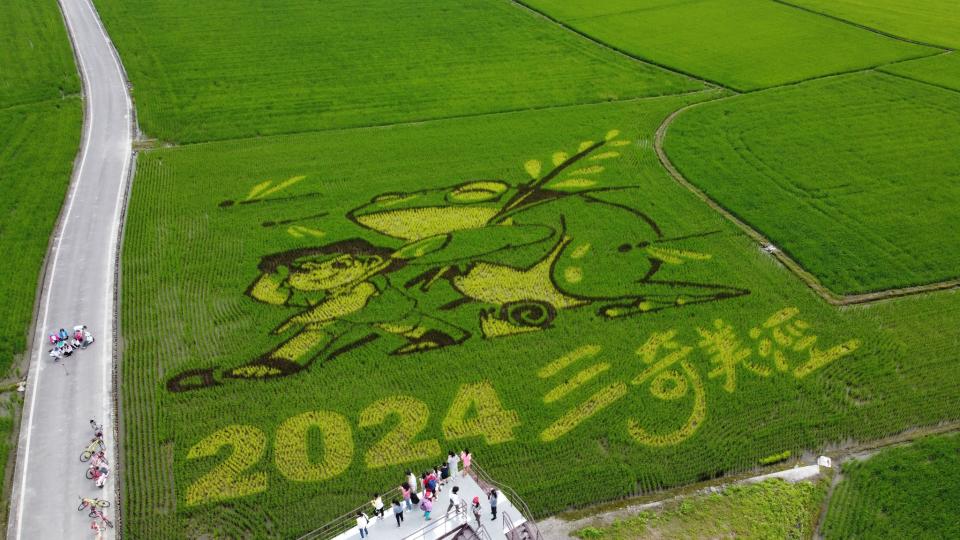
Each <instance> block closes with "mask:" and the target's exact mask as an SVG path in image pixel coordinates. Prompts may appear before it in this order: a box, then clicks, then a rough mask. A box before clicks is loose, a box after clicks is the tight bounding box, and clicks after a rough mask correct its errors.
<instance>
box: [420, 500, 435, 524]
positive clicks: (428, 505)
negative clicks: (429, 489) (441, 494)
mask: <svg viewBox="0 0 960 540" xmlns="http://www.w3.org/2000/svg"><path fill="white" fill-rule="evenodd" d="M420 508H422V509H423V519H425V520H427V521H430V512H431V511H432V510H433V502H432V501H431V500H430V499H429V498H428V497H424V498H423V501H422V502H421V503H420Z"/></svg>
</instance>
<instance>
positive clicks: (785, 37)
mask: <svg viewBox="0 0 960 540" xmlns="http://www.w3.org/2000/svg"><path fill="white" fill-rule="evenodd" d="M523 3H525V4H529V5H530V6H531V7H532V8H534V9H537V10H539V11H542V12H543V13H545V14H547V15H548V16H550V17H553V18H555V19H556V20H558V21H561V22H563V23H564V24H567V25H569V26H570V27H572V28H574V29H576V30H578V31H580V32H584V33H586V34H589V35H590V36H592V37H594V38H596V39H598V40H599V41H601V42H603V43H606V44H608V45H610V46H612V47H615V48H617V49H620V50H623V51H625V52H627V53H629V54H632V55H635V56H636V57H638V58H643V59H645V60H649V61H652V62H654V63H657V64H662V65H666V66H669V67H671V68H673V69H677V70H680V71H683V72H686V73H692V74H694V75H696V76H698V77H702V78H704V79H708V80H711V81H714V82H716V83H718V84H722V85H725V86H729V87H731V88H734V89H737V90H756V89H759V88H767V87H771V86H779V85H782V84H786V83H791V82H797V81H802V80H806V79H810V78H813V77H822V76H824V75H830V74H834V73H843V72H849V71H856V70H860V69H864V68H870V67H873V66H876V65H880V64H886V63H889V62H893V61H896V60H904V59H908V58H917V57H921V56H928V55H930V54H935V53H937V52H938V49H935V48H931V47H924V46H920V45H915V44H912V43H905V42H903V41H898V40H896V39H892V38H889V37H886V36H881V35H878V34H875V33H872V32H870V31H867V30H864V29H861V28H857V27H854V26H851V25H849V24H844V23H843V22H839V21H836V20H833V19H830V18H826V17H823V16H818V15H816V14H812V13H808V12H806V11H803V10H799V9H796V8H793V7H791V6H789V5H785V4H783V3H779V2H773V1H769V0H701V1H695V2H690V1H686V0H653V1H648V2H642V3H641V4H638V3H636V2H631V1H629V0H600V1H594V2H571V1H569V0H525V1H524V2H523Z"/></svg>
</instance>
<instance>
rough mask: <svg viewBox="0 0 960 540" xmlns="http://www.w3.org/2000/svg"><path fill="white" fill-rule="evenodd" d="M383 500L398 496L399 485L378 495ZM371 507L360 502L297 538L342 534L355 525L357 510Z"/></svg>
mask: <svg viewBox="0 0 960 540" xmlns="http://www.w3.org/2000/svg"><path fill="white" fill-rule="evenodd" d="M380 496H381V497H382V498H383V499H384V500H387V501H389V500H391V499H393V498H394V497H398V496H400V487H399V486H397V487H395V488H393V489H391V490H390V491H387V492H385V493H383V494H381V495H380ZM371 509H372V507H371V506H370V503H369V502H368V503H366V504H362V505H360V506H358V507H356V508H354V509H353V510H351V511H349V512H347V513H345V514H342V515H340V516H338V517H336V518H334V519H332V520H330V521H329V522H327V523H326V524H324V525H323V526H322V527H320V528H318V529H314V530H312V531H310V532H308V533H307V534H305V535H303V536H301V537H299V538H297V540H316V539H321V540H327V539H329V538H333V537H335V536H337V535H339V534H343V533H345V532H347V531H349V530H350V529H351V528H353V527H356V526H357V512H364V513H369V512H370V510H371Z"/></svg>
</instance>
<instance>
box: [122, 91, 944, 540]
mask: <svg viewBox="0 0 960 540" xmlns="http://www.w3.org/2000/svg"><path fill="white" fill-rule="evenodd" d="M717 95H718V93H717V92H710V93H705V94H704V95H702V96H697V95H689V96H678V97H669V98H657V99H651V100H643V101H637V102H632V103H621V104H604V105H596V106H584V107H572V108H564V109H555V110H549V111H536V112H524V113H511V114H504V115H491V116H484V117H478V118H462V119H451V120H445V121H439V122H426V123H420V124H412V125H405V126H396V127H391V128H371V129H356V130H342V131H335V132H326V133H313V134H302V135H296V136H283V137H267V138H262V139H247V140H241V141H225V142H220V143H212V144H203V145H190V146H184V147H177V148H166V149H160V150H152V151H149V152H146V153H144V154H142V155H141V156H140V157H139V161H138V165H137V179H136V181H135V183H134V187H133V192H132V195H131V206H130V213H129V215H130V220H129V222H128V224H127V229H126V233H125V245H124V257H123V264H124V272H123V280H124V283H123V289H122V294H123V311H122V313H123V335H124V340H125V343H124V362H123V363H122V369H123V381H124V384H123V385H122V386H121V389H122V392H123V406H124V407H123V411H124V415H125V419H126V421H125V424H124V426H125V427H124V429H125V431H126V436H125V437H124V445H125V446H124V450H125V455H126V456H129V458H128V461H127V463H129V466H128V468H126V470H125V475H126V476H125V485H126V486H127V488H126V489H127V494H126V495H127V499H128V502H127V504H126V508H127V509H129V510H128V511H129V514H128V515H127V516H126V517H125V526H129V527H130V529H129V531H130V532H129V534H131V535H134V536H137V537H165V536H176V535H177V533H178V532H180V531H182V530H184V528H189V529H190V530H192V531H197V535H198V536H200V535H205V534H206V535H209V536H226V537H238V536H243V535H244V534H252V535H253V536H257V537H264V538H273V537H283V538H286V537H296V536H297V535H298V534H301V533H303V532H305V531H306V530H308V529H310V528H312V526H314V525H317V524H319V523H322V522H324V521H325V520H327V519H328V518H332V517H334V516H336V515H339V514H341V513H343V512H345V511H347V510H350V509H351V508H355V507H356V506H357V505H359V504H362V503H363V502H364V501H367V500H369V498H370V495H371V494H372V493H373V492H375V491H386V490H387V489H390V488H392V487H394V486H395V485H396V484H397V483H398V482H399V481H400V479H401V478H402V476H403V473H404V472H405V471H406V470H407V469H410V470H413V471H422V470H424V469H425V468H426V467H428V466H434V465H437V464H438V463H440V461H441V460H442V459H443V456H445V455H446V453H447V452H448V451H450V450H459V449H462V448H463V447H468V448H469V449H470V450H471V451H472V452H473V454H474V456H475V459H476V462H477V463H479V464H481V465H482V466H483V468H484V469H485V470H488V471H490V472H491V473H492V474H493V475H494V476H495V477H497V478H502V479H503V481H505V482H507V483H508V484H510V485H511V486H513V487H515V488H516V489H517V490H518V491H519V492H520V493H521V495H523V496H524V497H525V498H526V499H527V502H528V503H529V504H530V506H531V509H532V510H533V511H534V513H536V514H537V515H538V516H543V515H546V514H548V513H551V512H555V511H558V510H561V509H564V508H569V507H576V506H583V505H588V504H591V503H596V502H600V501H605V500H610V499H615V498H617V497H623V496H627V495H631V494H637V493H641V492H649V491H653V490H656V489H660V488H663V487H667V486H678V485H682V484H685V483H690V482H695V481H697V480H698V479H706V478H712V477H715V476H719V475H723V474H725V473H729V472H733V471H744V470H749V469H751V468H752V467H755V466H757V465H758V464H759V463H761V462H762V460H763V459H764V458H768V457H769V456H772V455H775V454H783V453H785V452H790V453H791V454H792V455H799V454H801V453H803V452H804V451H805V450H808V449H815V448H820V447H822V446H823V445H826V444H829V443H831V442H833V441H840V440H846V439H850V438H854V439H868V438H871V437H876V436H879V435H882V434H886V433H889V432H891V431H896V430H902V429H905V428H906V427H908V426H911V425H916V424H918V423H923V422H928V423H929V422H936V421H938V420H940V419H944V418H949V417H951V416H955V415H956V412H957V410H960V407H958V404H957V403H956V397H955V396H954V397H953V398H951V396H952V395H953V394H952V393H951V388H949V387H948V381H951V380H957V377H956V376H952V375H951V373H952V371H951V370H955V368H954V367H953V366H955V362H951V359H952V357H951V356H950V349H949V341H950V339H951V338H950V329H949V328H946V329H944V331H943V332H941V333H940V335H938V336H936V337H937V339H926V338H923V337H922V336H923V329H922V325H921V324H919V321H920V319H922V318H923V316H921V315H922V314H924V313H927V312H929V311H931V310H932V311H940V312H943V313H947V312H950V313H954V314H955V313H957V311H956V309H954V310H953V311H950V310H949V309H947V308H948V307H950V306H953V305H954V304H953V301H952V300H951V298H952V297H938V298H939V299H940V300H939V302H936V303H934V304H926V303H924V304H923V305H922V306H920V304H917V308H916V309H915V310H912V311H911V312H913V311H915V312H916V313H917V314H918V317H917V319H916V320H913V319H911V322H910V324H909V325H907V326H903V325H897V324H894V321H900V322H904V321H901V320H900V319H898V318H897V317H898V313H901V310H903V308H902V307H899V306H902V305H905V304H900V303H890V304H885V305H884V306H882V307H881V306H877V307H878V308H880V309H875V310H869V309H866V308H861V309H856V310H843V311H842V310H837V309H835V308H833V307H831V306H829V305H827V304H825V303H824V302H822V301H821V300H820V299H819V298H818V297H817V296H815V295H814V294H812V293H811V292H810V291H809V289H808V288H807V287H806V286H805V285H804V284H803V283H802V282H800V281H799V280H797V279H796V278H795V276H793V274H791V273H790V272H788V271H786V270H784V269H783V268H781V267H780V266H778V265H777V263H776V262H775V261H774V260H772V259H771V258H770V257H769V256H768V255H766V254H765V253H764V252H763V251H762V250H761V249H759V248H758V246H756V245H755V244H754V243H753V241H752V240H751V239H749V238H747V237H746V236H744V235H743V234H742V233H740V232H739V230H738V229H737V228H736V227H734V226H733V225H731V224H730V223H728V222H727V221H726V220H725V219H724V218H723V217H721V216H719V215H717V214H716V213H715V212H714V211H713V210H712V209H711V208H710V207H708V206H707V205H705V204H703V203H702V202H701V201H700V200H699V199H698V198H696V197H695V196H693V195H691V194H690V193H689V192H688V191H686V190H685V189H684V188H683V187H681V186H679V185H678V184H676V183H675V182H674V181H673V180H672V179H671V178H670V177H669V176H668V175H667V174H666V173H665V171H664V170H663V169H662V167H661V166H660V164H659V161H658V159H657V157H656V154H655V151H654V148H653V145H652V142H651V141H652V140H653V136H654V132H655V130H656V128H657V126H658V125H660V123H661V122H662V121H663V120H664V118H666V117H667V116H668V115H669V114H670V113H671V112H672V111H674V110H676V109H678V108H680V107H682V106H684V105H685V104H688V103H690V102H692V101H696V100H697V99H707V98H709V97H716V96H717ZM911 305H913V304H912V303H911ZM918 357H922V358H923V361H922V362H921V361H915V360H914V359H915V358H918ZM931 393H932V394H931ZM926 395H937V396H941V397H942V399H938V400H937V402H936V403H934V404H930V403H926V402H925V398H924V397H923V396H926ZM544 494H549V496H544ZM250 531H253V532H252V533H251V532H250Z"/></svg>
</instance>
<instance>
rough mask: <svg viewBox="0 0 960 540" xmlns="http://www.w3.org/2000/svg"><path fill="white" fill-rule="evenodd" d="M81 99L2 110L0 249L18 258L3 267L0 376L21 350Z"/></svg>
mask: <svg viewBox="0 0 960 540" xmlns="http://www.w3.org/2000/svg"><path fill="white" fill-rule="evenodd" d="M81 121H82V113H81V102H80V99H79V98H70V99H66V100H53V101H47V102H42V103H36V104H31V105H20V106H16V107H11V108H8V109H4V110H0V188H2V190H3V193H4V196H3V199H2V201H0V215H2V216H3V219H2V222H0V250H3V251H4V252H5V253H11V254H16V257H15V259H11V260H10V261H9V262H8V264H6V265H5V266H4V272H3V275H4V280H3V283H2V284H0V298H3V305H5V306H7V309H5V310H3V312H2V314H0V328H3V338H2V339H0V372H3V373H6V372H7V370H8V369H9V368H10V365H11V363H12V361H13V357H14V356H15V355H17V354H20V353H22V352H23V351H24V348H25V347H26V342H25V336H26V334H27V328H28V327H29V325H30V319H31V317H32V316H33V300H34V297H35V295H36V293H37V278H38V277H39V272H40V265H41V263H42V262H43V258H44V255H45V254H46V252H47V241H48V240H49V239H48V238H47V234H46V232H48V231H51V230H52V229H53V226H54V223H56V220H57V215H58V213H59V212H60V205H61V203H62V202H63V197H64V194H65V192H66V189H67V183H68V181H69V179H70V171H71V170H72V169H73V158H74V156H75V155H76V152H77V146H78V145H79V143H80V124H81Z"/></svg>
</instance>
